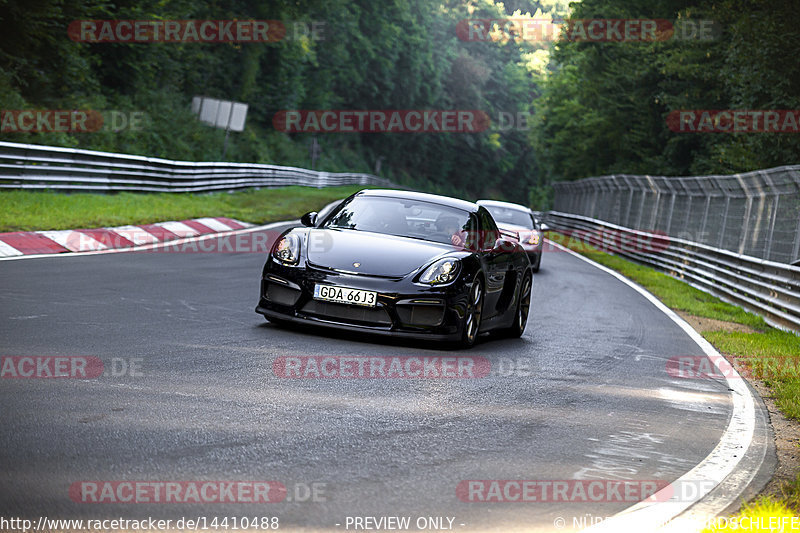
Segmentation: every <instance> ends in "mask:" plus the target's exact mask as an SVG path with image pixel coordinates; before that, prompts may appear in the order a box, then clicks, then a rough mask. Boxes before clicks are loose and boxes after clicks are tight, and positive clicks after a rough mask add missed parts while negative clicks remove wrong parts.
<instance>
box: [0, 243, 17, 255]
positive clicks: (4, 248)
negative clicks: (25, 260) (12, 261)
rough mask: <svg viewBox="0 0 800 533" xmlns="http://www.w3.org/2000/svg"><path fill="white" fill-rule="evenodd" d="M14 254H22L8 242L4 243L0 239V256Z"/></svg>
mask: <svg viewBox="0 0 800 533" xmlns="http://www.w3.org/2000/svg"><path fill="white" fill-rule="evenodd" d="M15 255H22V252H20V251H19V250H17V249H16V248H14V247H13V246H11V245H10V244H6V243H4V242H3V241H0V257H13V256H15Z"/></svg>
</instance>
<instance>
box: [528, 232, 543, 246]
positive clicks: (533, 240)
mask: <svg viewBox="0 0 800 533" xmlns="http://www.w3.org/2000/svg"><path fill="white" fill-rule="evenodd" d="M540 238H541V236H540V235H539V232H538V231H532V232H530V234H529V235H528V244H539V239H540Z"/></svg>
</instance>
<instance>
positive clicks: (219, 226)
mask: <svg viewBox="0 0 800 533" xmlns="http://www.w3.org/2000/svg"><path fill="white" fill-rule="evenodd" d="M195 221H197V222H199V223H200V224H202V225H204V226H206V227H208V228H211V229H213V230H214V231H217V232H223V231H231V230H232V229H233V228H232V227H230V226H228V225H227V224H225V223H224V222H222V221H221V220H217V219H216V218H211V217H205V218H196V219H195Z"/></svg>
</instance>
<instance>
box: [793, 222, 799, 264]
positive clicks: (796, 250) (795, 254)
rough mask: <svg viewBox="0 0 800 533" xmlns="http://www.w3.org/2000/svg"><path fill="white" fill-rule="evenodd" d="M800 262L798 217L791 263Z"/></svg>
mask: <svg viewBox="0 0 800 533" xmlns="http://www.w3.org/2000/svg"><path fill="white" fill-rule="evenodd" d="M797 261H800V217H797V229H795V230H794V250H792V260H791V263H792V264H794V263H796V262H797Z"/></svg>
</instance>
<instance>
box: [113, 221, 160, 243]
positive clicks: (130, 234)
mask: <svg viewBox="0 0 800 533" xmlns="http://www.w3.org/2000/svg"><path fill="white" fill-rule="evenodd" d="M106 229H107V230H109V231H113V232H114V233H116V234H117V235H119V236H120V237H124V238H126V239H128V240H129V241H131V242H132V243H133V244H134V245H135V246H139V245H142V244H152V243H154V242H158V238H157V237H156V236H155V235H153V234H151V233H148V232H147V231H146V230H144V229H142V228H140V227H139V226H117V227H115V228H106Z"/></svg>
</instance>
